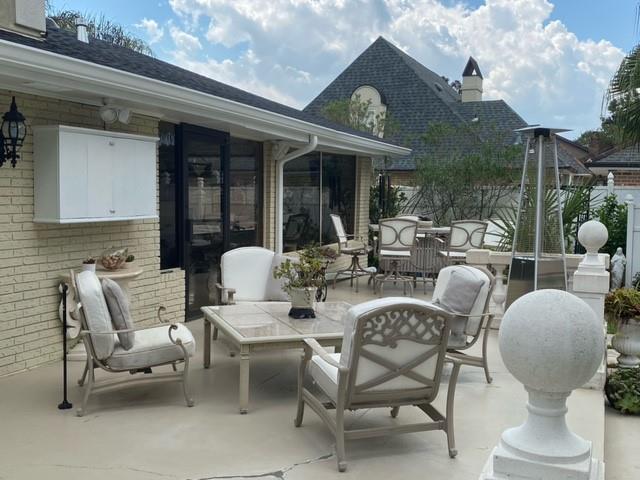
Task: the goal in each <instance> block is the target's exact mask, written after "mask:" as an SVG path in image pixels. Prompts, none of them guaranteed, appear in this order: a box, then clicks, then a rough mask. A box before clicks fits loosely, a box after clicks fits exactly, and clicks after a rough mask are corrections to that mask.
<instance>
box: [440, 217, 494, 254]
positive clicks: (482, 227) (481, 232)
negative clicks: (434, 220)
mask: <svg viewBox="0 0 640 480" xmlns="http://www.w3.org/2000/svg"><path fill="white" fill-rule="evenodd" d="M487 226H488V222H485V221H482V220H459V221H455V222H451V232H450V233H449V236H448V237H447V240H446V242H445V241H444V240H440V243H441V245H442V250H440V251H439V252H438V255H439V256H440V257H441V258H442V259H444V261H445V264H446V265H451V264H454V263H464V262H465V260H466V252H467V250H470V249H472V248H482V247H483V245H484V236H485V233H487Z"/></svg>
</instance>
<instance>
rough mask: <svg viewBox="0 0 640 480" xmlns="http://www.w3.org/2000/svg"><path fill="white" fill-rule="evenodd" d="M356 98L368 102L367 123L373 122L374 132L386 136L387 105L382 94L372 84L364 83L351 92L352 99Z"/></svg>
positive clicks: (379, 135)
mask: <svg viewBox="0 0 640 480" xmlns="http://www.w3.org/2000/svg"><path fill="white" fill-rule="evenodd" d="M356 99H358V100H359V101H360V102H361V103H367V104H368V110H367V115H368V118H367V123H371V124H373V127H374V128H373V134H374V135H377V136H378V137H380V138H382V137H383V136H384V119H385V117H386V114H387V106H386V105H385V102H384V99H383V97H382V95H381V94H380V92H378V90H376V89H375V88H374V87H372V86H371V85H362V86H360V87H358V88H356V90H355V91H354V92H353V94H351V100H352V101H354V100H356ZM381 120H382V122H381Z"/></svg>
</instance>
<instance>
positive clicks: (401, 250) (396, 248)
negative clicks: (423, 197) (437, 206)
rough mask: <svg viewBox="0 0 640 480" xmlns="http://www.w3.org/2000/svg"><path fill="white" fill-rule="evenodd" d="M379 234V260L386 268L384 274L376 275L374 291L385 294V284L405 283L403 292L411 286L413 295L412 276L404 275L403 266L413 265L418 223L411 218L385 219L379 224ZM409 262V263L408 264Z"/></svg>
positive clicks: (410, 289)
mask: <svg viewBox="0 0 640 480" xmlns="http://www.w3.org/2000/svg"><path fill="white" fill-rule="evenodd" d="M379 225H380V229H379V232H378V260H379V262H380V265H384V266H385V272H384V274H379V275H376V277H375V279H374V290H375V291H379V293H380V296H382V294H383V289H384V283H385V282H390V281H392V282H394V283H395V282H403V291H404V293H405V294H406V287H407V285H409V291H410V294H411V295H413V282H414V278H413V275H412V276H406V275H402V272H401V266H402V264H403V263H404V264H408V263H411V262H410V261H411V259H412V258H414V253H415V248H416V234H417V232H418V222H417V221H416V220H413V219H409V218H400V217H397V218H385V219H382V220H380V222H379ZM407 261H408V262H407Z"/></svg>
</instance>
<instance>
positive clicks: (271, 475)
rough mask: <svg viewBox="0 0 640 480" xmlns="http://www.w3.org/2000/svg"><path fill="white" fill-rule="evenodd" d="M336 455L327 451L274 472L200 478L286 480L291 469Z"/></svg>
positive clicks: (203, 479) (202, 479)
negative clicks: (268, 479) (269, 479)
mask: <svg viewBox="0 0 640 480" xmlns="http://www.w3.org/2000/svg"><path fill="white" fill-rule="evenodd" d="M334 456H335V453H333V452H331V453H327V454H325V455H321V456H319V457H316V458H310V459H309V460H304V461H302V462H296V463H294V464H293V465H290V466H288V467H285V468H282V469H280V470H274V471H273V472H266V473H255V474H252V475H220V476H213V477H202V478H199V479H198V480H225V479H234V478H236V479H240V480H242V479H248V478H273V479H278V480H284V479H285V478H286V475H287V473H289V472H290V471H291V470H293V469H294V468H296V467H300V466H302V465H310V464H312V463H316V462H321V461H323V460H328V459H329V458H332V457H334Z"/></svg>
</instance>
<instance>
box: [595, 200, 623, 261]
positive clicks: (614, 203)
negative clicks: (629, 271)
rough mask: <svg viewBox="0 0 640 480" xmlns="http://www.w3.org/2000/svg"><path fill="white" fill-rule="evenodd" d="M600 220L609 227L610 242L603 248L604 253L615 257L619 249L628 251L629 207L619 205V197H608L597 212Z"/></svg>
mask: <svg viewBox="0 0 640 480" xmlns="http://www.w3.org/2000/svg"><path fill="white" fill-rule="evenodd" d="M595 214H596V217H597V218H598V220H599V221H600V222H601V223H602V224H603V225H604V226H605V227H607V231H608V232H609V240H607V243H605V245H604V247H602V249H601V251H602V252H603V253H608V254H609V255H610V256H613V255H614V254H615V253H616V249H617V248H618V247H622V250H623V251H624V252H626V250H627V205H626V204H625V203H618V197H616V196H615V195H607V196H606V197H605V198H604V200H603V201H602V205H600V207H599V208H598V209H597V210H596V212H595Z"/></svg>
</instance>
